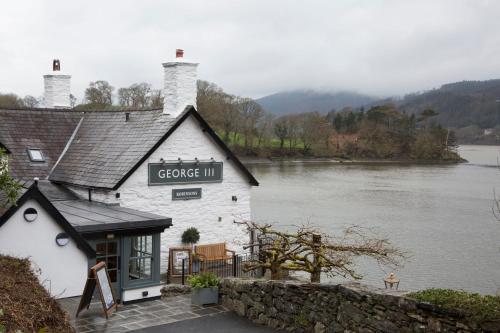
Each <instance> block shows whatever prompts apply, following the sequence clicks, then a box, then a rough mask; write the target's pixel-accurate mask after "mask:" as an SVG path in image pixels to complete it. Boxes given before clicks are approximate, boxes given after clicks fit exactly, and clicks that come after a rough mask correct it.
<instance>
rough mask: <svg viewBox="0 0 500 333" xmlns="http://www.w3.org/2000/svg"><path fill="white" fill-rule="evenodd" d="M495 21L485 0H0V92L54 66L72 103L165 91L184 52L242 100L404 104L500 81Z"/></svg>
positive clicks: (499, 32)
mask: <svg viewBox="0 0 500 333" xmlns="http://www.w3.org/2000/svg"><path fill="white" fill-rule="evenodd" d="M499 17H500V1H486V0H485V1H482V0H449V1H446V0H418V1H417V0H414V1H403V0H392V1H391V0H386V1H384V0H342V1H341V0H337V1H336V0H325V1H323V0H309V1H305V0H304V1H294V0H266V1H261V0H248V1H239V0H227V1H222V0H210V1H207V0H200V1H189V0H182V1H174V0H168V1H165V0H163V1H160V0H140V1H137V0H136V1H132V0H106V1H102V0H101V1H95V0H85V1H67V0H52V1H44V0H32V1H25V0H16V1H5V2H3V3H2V6H1V9H0V92H2V93H7V92H13V93H17V94H18V95H21V96H24V95H26V94H29V95H33V96H36V97H38V96H41V95H42V94H43V79H42V75H43V74H47V73H48V72H49V71H51V67H52V59H55V58H57V59H60V60H61V67H62V70H63V71H64V72H65V73H68V74H71V75H72V93H73V94H74V95H76V96H77V97H78V98H79V99H80V98H82V97H83V92H84V90H85V88H86V87H87V86H88V84H89V82H90V81H95V80H107V81H108V82H110V84H111V85H113V86H114V87H116V88H119V87H125V86H129V85H131V84H132V83H136V82H148V83H151V84H152V85H153V86H154V87H156V88H161V87H162V76H163V68H162V66H161V64H162V63H163V62H166V61H169V60H172V59H173V58H174V56H175V49H176V48H182V49H184V50H185V56H186V58H188V59H191V60H194V61H197V62H199V63H200V65H199V78H200V79H203V80H207V81H210V82H214V83H216V84H217V85H219V86H220V87H222V88H223V89H224V90H225V91H226V92H229V93H232V94H237V95H241V96H248V97H252V98H259V97H262V96H265V95H269V94H272V93H275V92H279V91H286V90H295V89H313V90H320V91H345V90H350V91H356V92H360V93H365V94H369V95H372V96H375V97H386V96H398V95H399V96H401V95H404V94H406V93H411V92H416V91H422V90H428V89H431V88H437V87H439V86H440V85H441V84H444V83H448V82H455V81H461V80H486V79H493V78H500V19H499Z"/></svg>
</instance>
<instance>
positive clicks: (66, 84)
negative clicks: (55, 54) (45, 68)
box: [43, 59, 71, 109]
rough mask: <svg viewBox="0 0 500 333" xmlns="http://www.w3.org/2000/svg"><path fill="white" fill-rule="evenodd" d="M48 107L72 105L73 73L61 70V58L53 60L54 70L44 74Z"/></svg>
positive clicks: (45, 98) (67, 106)
mask: <svg viewBox="0 0 500 333" xmlns="http://www.w3.org/2000/svg"><path fill="white" fill-rule="evenodd" d="M43 85H44V100H45V101H44V104H45V107H46V108H56V109H57V108H69V107H70V105H71V99H70V94H71V75H68V74H64V73H62V72H61V62H60V61H59V59H53V60H52V72H50V73H48V74H46V75H44V76H43Z"/></svg>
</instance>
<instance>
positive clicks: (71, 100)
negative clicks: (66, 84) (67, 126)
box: [69, 94, 76, 108]
mask: <svg viewBox="0 0 500 333" xmlns="http://www.w3.org/2000/svg"><path fill="white" fill-rule="evenodd" d="M69 105H70V106H71V107H72V108H74V107H75V105H76V97H75V95H73V94H69Z"/></svg>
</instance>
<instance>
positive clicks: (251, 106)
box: [236, 98, 263, 151]
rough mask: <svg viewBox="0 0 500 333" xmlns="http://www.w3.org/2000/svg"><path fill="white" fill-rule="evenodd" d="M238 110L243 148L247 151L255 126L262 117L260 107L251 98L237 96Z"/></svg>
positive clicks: (251, 141) (251, 143)
mask: <svg viewBox="0 0 500 333" xmlns="http://www.w3.org/2000/svg"><path fill="white" fill-rule="evenodd" d="M236 103H237V106H238V111H239V114H240V116H241V129H242V134H243V139H244V145H245V150H246V151H248V150H249V149H250V148H251V147H252V146H253V138H254V134H255V128H256V126H257V123H258V121H259V119H260V118H261V117H262V114H263V111H262V107H261V106H260V105H259V103H257V102H256V101H254V100H253V99H251V98H238V99H237V101H236Z"/></svg>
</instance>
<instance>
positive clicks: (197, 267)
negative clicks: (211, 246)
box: [193, 260, 200, 273]
mask: <svg viewBox="0 0 500 333" xmlns="http://www.w3.org/2000/svg"><path fill="white" fill-rule="evenodd" d="M199 272H200V261H199V260H193V273H199Z"/></svg>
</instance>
